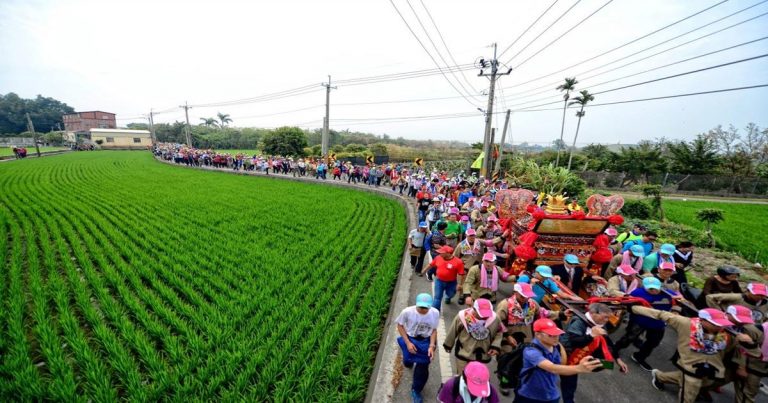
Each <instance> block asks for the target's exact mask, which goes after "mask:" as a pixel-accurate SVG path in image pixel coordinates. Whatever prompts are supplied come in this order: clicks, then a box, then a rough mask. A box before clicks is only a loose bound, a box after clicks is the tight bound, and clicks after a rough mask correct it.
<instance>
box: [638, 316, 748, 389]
mask: <svg viewBox="0 0 768 403" xmlns="http://www.w3.org/2000/svg"><path fill="white" fill-rule="evenodd" d="M631 310H632V313H633V314H636V315H640V316H645V317H648V318H651V319H656V320H660V321H663V322H665V323H666V324H667V326H669V327H670V328H672V329H674V330H675V332H677V354H676V355H675V359H674V364H675V366H676V367H677V368H678V369H677V370H675V371H668V372H661V371H659V370H657V369H654V370H652V371H651V384H652V385H653V387H654V388H656V389H658V390H663V389H664V387H665V386H664V384H677V385H679V386H680V390H679V392H678V394H679V398H680V401H681V402H683V403H694V402H695V401H696V398H697V397H698V396H699V391H700V390H701V389H702V388H705V387H707V386H710V385H712V384H714V383H715V382H716V381H718V380H722V379H724V378H725V365H724V364H723V357H724V356H725V353H726V351H727V350H730V349H731V348H733V347H734V346H735V345H736V343H737V342H744V343H750V342H752V339H751V338H750V337H749V336H747V335H743V334H742V335H739V336H736V337H731V336H730V335H728V333H726V332H725V328H726V327H729V326H733V323H731V322H730V321H729V320H728V319H727V318H726V316H725V313H723V312H722V311H719V310H717V309H712V308H705V309H702V310H700V311H699V313H698V317H696V318H686V317H684V316H680V315H677V314H674V313H671V312H665V311H660V310H658V309H653V308H646V307H642V306H637V305H635V306H632V308H631ZM741 347H742V348H744V345H743V344H742V345H741ZM750 350H751V351H750V353H753V354H754V353H756V352H757V349H750Z"/></svg>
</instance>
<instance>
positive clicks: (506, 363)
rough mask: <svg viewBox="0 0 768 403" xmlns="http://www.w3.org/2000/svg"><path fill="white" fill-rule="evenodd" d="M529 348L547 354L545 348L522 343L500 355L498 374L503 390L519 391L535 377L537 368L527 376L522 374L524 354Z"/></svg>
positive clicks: (528, 372)
mask: <svg viewBox="0 0 768 403" xmlns="http://www.w3.org/2000/svg"><path fill="white" fill-rule="evenodd" d="M528 347H534V348H536V349H538V350H539V351H541V353H542V354H546V353H547V352H546V351H545V350H544V347H542V346H540V345H538V344H534V343H521V344H518V345H517V347H515V349H514V350H512V351H510V352H508V353H504V354H502V355H500V356H499V358H498V359H497V361H498V367H497V369H496V374H497V375H498V376H499V386H500V387H501V388H502V389H513V390H517V389H518V388H519V387H520V385H522V384H523V382H524V381H527V380H528V378H530V377H531V375H533V371H534V370H535V368H532V369H530V370H528V371H527V372H526V373H525V374H523V373H522V370H523V352H524V351H525V349H526V348H528ZM558 348H559V347H558Z"/></svg>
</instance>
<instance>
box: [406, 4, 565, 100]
mask: <svg viewBox="0 0 768 403" xmlns="http://www.w3.org/2000/svg"><path fill="white" fill-rule="evenodd" d="M419 2H420V3H421V7H422V8H423V9H424V11H426V12H427V16H428V17H429V20H430V21H432V26H433V27H435V31H437V35H438V37H440V42H442V43H443V47H445V51H446V52H447V53H448V57H450V58H451V61H452V62H453V66H456V65H458V63H457V62H456V58H454V57H453V53H451V49H450V48H449V47H448V44H447V43H446V42H445V38H443V34H442V32H440V28H438V27H437V23H436V22H435V19H434V18H432V13H430V12H429V9H428V8H427V5H426V4H424V0H419ZM555 2H557V0H555ZM446 64H447V63H446ZM460 73H461V77H462V78H464V81H465V82H466V83H467V85H468V86H469V88H471V89H472V92H473V93H475V94H477V93H479V92H480V91H478V90H477V88H475V87H474V86H473V85H472V83H471V82H469V80H468V79H467V76H466V74H464V72H463V71H461V70H460ZM473 98H474V96H473Z"/></svg>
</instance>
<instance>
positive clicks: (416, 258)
mask: <svg viewBox="0 0 768 403" xmlns="http://www.w3.org/2000/svg"><path fill="white" fill-rule="evenodd" d="M426 240H427V223H426V222H424V221H422V222H420V223H419V227H418V228H415V229H412V230H411V232H410V233H409V234H408V245H407V246H408V254H409V255H410V256H411V269H412V270H413V272H414V273H416V274H417V275H419V276H421V275H422V274H421V268H422V266H424V256H425V255H426V253H427V252H426V249H425V248H424V244H425V243H426V242H425V241H426Z"/></svg>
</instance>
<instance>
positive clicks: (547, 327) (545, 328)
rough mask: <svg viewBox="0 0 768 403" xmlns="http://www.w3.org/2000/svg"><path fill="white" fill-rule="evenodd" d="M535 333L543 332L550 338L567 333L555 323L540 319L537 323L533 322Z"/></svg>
mask: <svg viewBox="0 0 768 403" xmlns="http://www.w3.org/2000/svg"><path fill="white" fill-rule="evenodd" d="M533 331H534V332H543V333H546V334H548V335H550V336H560V335H561V334H563V333H565V332H564V331H562V330H560V328H558V327H557V325H556V324H555V322H553V321H552V320H551V319H547V318H542V319H538V320H536V322H533Z"/></svg>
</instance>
